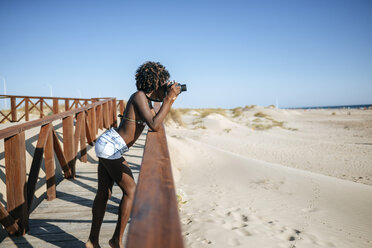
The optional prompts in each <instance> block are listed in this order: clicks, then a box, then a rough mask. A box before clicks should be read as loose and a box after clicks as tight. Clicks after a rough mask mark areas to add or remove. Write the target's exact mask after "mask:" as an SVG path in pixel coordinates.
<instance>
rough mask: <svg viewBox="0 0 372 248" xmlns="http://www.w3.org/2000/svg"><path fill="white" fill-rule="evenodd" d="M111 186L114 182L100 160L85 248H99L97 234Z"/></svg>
mask: <svg viewBox="0 0 372 248" xmlns="http://www.w3.org/2000/svg"><path fill="white" fill-rule="evenodd" d="M113 184H114V180H113V179H111V177H110V175H109V174H108V172H107V171H106V169H105V166H104V165H103V163H102V161H101V160H100V162H99V165H98V190H97V194H96V197H95V198H94V202H93V208H92V214H93V218H92V226H91V229H90V234H89V240H88V242H87V243H86V244H85V246H86V247H87V248H93V247H94V248H96V247H100V246H99V232H100V229H101V225H102V221H103V217H104V215H105V211H106V206H107V200H108V199H109V198H110V196H111V191H112V186H113Z"/></svg>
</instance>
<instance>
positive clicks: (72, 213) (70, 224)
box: [0, 134, 146, 248]
mask: <svg viewBox="0 0 372 248" xmlns="http://www.w3.org/2000/svg"><path fill="white" fill-rule="evenodd" d="M145 138H146V136H145V135H144V134H143V135H141V136H140V138H139V139H138V141H137V143H136V144H135V145H134V146H133V147H132V148H131V149H130V151H129V152H128V153H127V154H126V156H125V158H126V160H127V161H128V163H129V165H130V166H131V169H132V172H133V174H134V177H135V180H136V181H137V178H138V174H139V169H140V165H141V160H142V154H143V148H144V145H145ZM89 148H92V147H89ZM88 154H89V155H90V156H88V163H81V162H80V161H77V169H76V171H77V176H76V179H74V180H63V181H62V182H61V183H60V184H59V185H58V186H57V199H55V200H53V201H49V202H48V201H46V200H44V201H43V202H42V203H41V204H40V205H39V206H38V207H37V208H36V209H35V210H34V211H33V212H32V213H31V215H30V221H29V226H30V230H29V232H28V233H27V234H26V235H25V236H22V237H6V238H5V239H4V240H3V241H2V242H1V243H0V247H4V248H5V247H7V248H8V247H84V243H85V242H86V240H87V238H88V235H89V230H90V225H91V218H92V214H91V210H92V209H91V207H92V204H93V199H94V196H95V192H96V188H97V164H98V162H97V158H96V157H95V155H94V149H90V150H89V151H88ZM121 194H122V193H121V190H120V189H119V187H117V186H116V185H115V186H114V189H113V194H112V197H111V199H110V200H109V202H108V206H107V211H106V215H105V218H104V222H103V225H102V229H101V235H100V244H101V247H108V241H109V239H110V238H111V236H112V233H113V231H114V229H115V224H116V219H117V211H118V206H119V202H120V199H121ZM127 231H128V228H127V229H126V232H127ZM125 235H126V234H125Z"/></svg>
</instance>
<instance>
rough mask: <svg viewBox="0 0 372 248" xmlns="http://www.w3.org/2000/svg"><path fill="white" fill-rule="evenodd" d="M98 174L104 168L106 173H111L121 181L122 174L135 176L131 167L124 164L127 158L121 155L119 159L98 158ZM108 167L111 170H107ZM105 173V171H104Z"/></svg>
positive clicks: (112, 176) (116, 179)
mask: <svg viewBox="0 0 372 248" xmlns="http://www.w3.org/2000/svg"><path fill="white" fill-rule="evenodd" d="M98 161H99V163H98V176H99V174H100V173H102V172H100V170H102V169H104V170H105V172H106V173H108V174H109V176H110V177H111V178H112V179H113V180H114V181H115V182H120V181H121V177H122V174H123V173H125V174H127V175H128V176H130V177H131V178H133V174H132V171H131V169H130V168H129V167H128V166H126V165H125V164H123V162H124V161H125V159H124V158H123V157H120V158H118V159H105V158H98ZM107 167H110V170H106V168H107ZM103 173H104V171H103Z"/></svg>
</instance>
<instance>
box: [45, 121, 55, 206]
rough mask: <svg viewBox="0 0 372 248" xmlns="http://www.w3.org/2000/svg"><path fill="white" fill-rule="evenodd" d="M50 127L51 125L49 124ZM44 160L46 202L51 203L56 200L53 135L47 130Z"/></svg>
mask: <svg viewBox="0 0 372 248" xmlns="http://www.w3.org/2000/svg"><path fill="white" fill-rule="evenodd" d="M49 125H51V124H49ZM44 159H45V176H46V186H47V200H48V201H51V200H54V199H55V198H56V177H55V171H54V152H53V134H52V130H51V129H49V135H48V138H47V141H46V144H45V149H44Z"/></svg>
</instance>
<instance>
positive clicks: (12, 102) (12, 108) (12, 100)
mask: <svg viewBox="0 0 372 248" xmlns="http://www.w3.org/2000/svg"><path fill="white" fill-rule="evenodd" d="M16 106H17V104H16V98H15V97H14V96H12V97H10V111H11V113H12V118H11V120H12V122H16V121H17V108H16Z"/></svg>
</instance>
